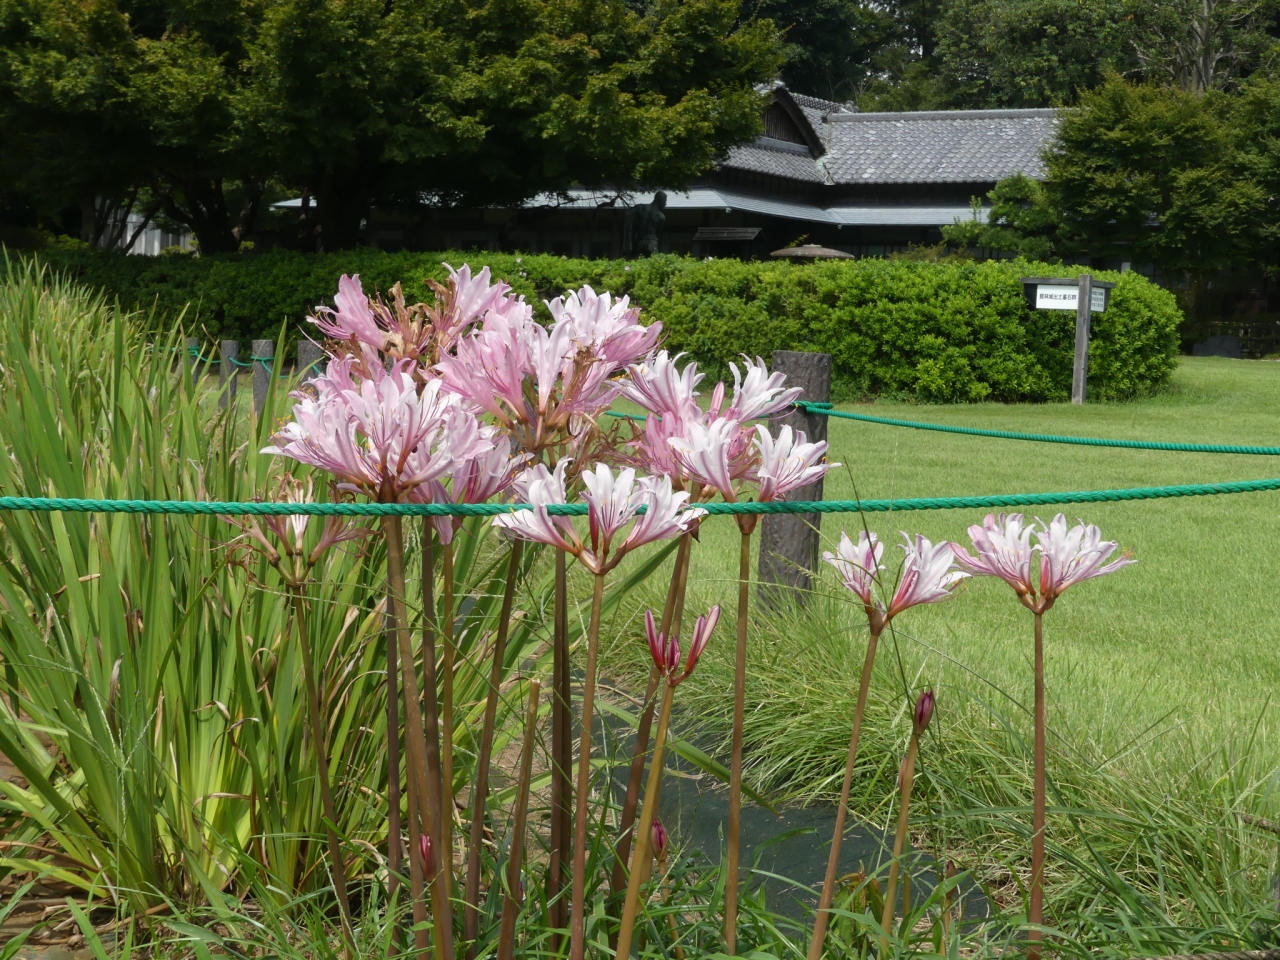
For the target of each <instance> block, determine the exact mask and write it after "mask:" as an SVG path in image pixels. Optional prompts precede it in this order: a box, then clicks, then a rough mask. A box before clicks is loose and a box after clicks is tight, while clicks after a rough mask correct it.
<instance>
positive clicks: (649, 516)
mask: <svg viewBox="0 0 1280 960" xmlns="http://www.w3.org/2000/svg"><path fill="white" fill-rule="evenodd" d="M582 481H583V483H584V484H585V485H586V490H585V491H584V492H583V495H582V498H583V499H584V500H586V501H587V510H588V514H587V519H588V526H589V529H590V538H591V539H590V547H589V549H586V550H583V551H582V553H581V554H580V555H579V556H578V559H579V560H580V561H582V563H583V564H584V565H585V566H586V567H587V569H588V570H590V571H591V572H592V573H604V572H606V571H608V570H611V569H613V568H614V567H616V566H617V565H618V563H619V562H621V560H622V558H623V557H624V556H625V555H626V554H627V553H629V552H631V551H632V550H635V549H636V548H638V547H642V546H644V545H645V544H647V543H654V542H655V541H658V540H669V539H670V538H672V537H676V536H680V535H681V534H683V533H685V532H686V531H688V530H689V529H690V527H692V526H693V525H694V524H695V523H696V522H697V521H698V520H699V519H700V518H701V517H703V516H705V515H706V511H705V510H696V509H694V510H686V509H684V504H685V501H686V500H688V499H689V494H687V493H684V492H676V491H674V490H672V488H671V479H670V478H669V477H661V478H658V477H642V478H641V479H640V480H638V481H637V480H636V478H635V471H634V470H632V469H631V468H629V467H628V468H625V469H623V470H620V471H618V476H617V478H616V480H615V478H614V476H613V471H612V470H610V469H609V468H608V467H607V466H606V465H605V464H603V463H598V464H596V468H595V471H594V472H593V471H587V472H586V473H584V474H583V475H582ZM642 507H643V508H644V512H643V513H641V508H642ZM632 521H634V523H632ZM628 523H632V526H631V530H630V531H629V532H628V533H627V536H626V538H625V539H624V540H623V541H622V543H621V544H620V545H619V546H617V547H616V548H614V546H613V541H614V539H615V537H616V536H617V534H618V533H619V532H620V531H621V530H622V529H623V528H624V527H625V526H626V525H627V524H628Z"/></svg>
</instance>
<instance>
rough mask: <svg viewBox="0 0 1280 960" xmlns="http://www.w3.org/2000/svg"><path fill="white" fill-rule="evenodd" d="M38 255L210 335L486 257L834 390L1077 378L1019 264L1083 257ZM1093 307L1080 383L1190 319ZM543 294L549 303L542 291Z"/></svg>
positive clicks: (1104, 376)
mask: <svg viewBox="0 0 1280 960" xmlns="http://www.w3.org/2000/svg"><path fill="white" fill-rule="evenodd" d="M40 256H41V258H42V259H44V260H45V261H46V262H48V263H49V264H50V265H51V266H52V267H54V268H56V269H60V270H64V271H66V272H68V273H70V274H72V275H73V276H75V277H76V278H78V279H79V280H81V281H82V282H84V283H86V284H89V285H91V286H94V287H98V288H101V289H102V290H104V291H105V292H106V293H107V294H108V295H110V296H115V297H118V298H119V299H120V301H121V302H122V303H123V304H125V305H126V306H130V307H138V308H142V309H151V308H155V310H156V311H157V315H158V316H161V317H168V318H176V317H179V316H184V311H185V320H184V323H186V324H187V325H188V327H190V326H191V325H192V324H193V323H195V324H196V325H198V326H199V327H200V328H201V330H202V331H203V332H204V333H205V334H206V335H207V336H208V337H209V338H210V339H218V338H221V337H225V338H229V339H241V340H248V339H252V338H254V337H259V338H265V337H274V336H275V335H276V334H277V332H278V331H279V328H280V325H281V323H282V322H284V321H287V322H288V323H289V325H290V326H291V327H295V326H296V324H298V323H299V322H300V321H302V319H303V317H305V316H306V315H307V314H308V313H310V312H311V311H312V308H313V307H314V306H315V305H316V304H321V303H331V302H332V297H333V294H334V291H335V290H336V289H337V278H338V276H339V274H341V273H358V274H360V275H361V278H362V280H363V282H364V287H365V290H366V291H374V290H380V291H385V290H386V289H388V288H389V287H390V286H391V285H392V284H393V283H395V282H396V281H397V280H399V281H402V282H403V284H404V288H405V293H406V295H407V296H409V297H410V298H424V297H426V296H427V281H428V280H429V279H442V278H443V277H444V275H445V271H444V268H443V267H442V266H441V262H442V261H447V262H449V263H452V264H454V265H455V266H459V265H461V264H462V263H463V262H469V263H470V264H471V265H472V267H473V268H479V267H480V266H481V265H482V264H488V265H489V266H490V268H491V269H492V270H493V273H494V275H495V276H497V277H501V278H502V279H504V280H506V281H507V282H508V283H510V284H511V285H512V286H513V287H514V288H515V289H516V291H517V292H519V293H523V294H525V295H526V297H528V299H529V300H530V301H533V302H539V301H541V300H543V299H548V298H550V297H553V296H556V295H559V294H561V293H563V292H564V291H565V290H567V289H570V288H575V287H578V286H581V285H582V284H584V283H589V284H591V285H592V286H594V287H595V288H596V289H598V290H611V291H613V292H614V293H615V294H619V295H621V294H629V295H630V296H631V297H632V299H633V300H634V301H635V302H636V303H638V304H639V305H640V306H641V307H643V308H644V316H645V317H647V318H649V319H658V320H661V321H662V322H663V324H664V326H665V328H666V332H667V345H668V346H669V347H670V348H671V349H673V350H683V351H686V352H687V353H688V354H689V355H690V356H692V357H693V358H695V359H697V360H698V361H699V362H700V363H702V364H704V365H706V366H707V367H708V368H709V372H713V373H716V372H719V371H720V370H722V369H723V366H724V364H725V363H726V362H728V361H729V360H731V359H733V358H734V357H736V356H737V355H738V354H741V353H746V354H749V355H752V356H755V355H760V356H763V357H766V358H768V356H769V355H770V354H771V353H772V351H773V350H775V349H799V350H819V351H823V352H827V353H830V354H831V355H832V357H833V360H834V374H835V383H834V389H833V394H834V397H835V399H837V400H846V399H854V398H859V397H866V396H873V395H886V394H887V395H895V396H901V397H915V398H918V399H920V400H924V401H934V402H969V401H980V400H1000V401H1048V400H1064V399H1066V398H1067V397H1068V395H1069V393H1070V388H1071V356H1072V344H1073V340H1074V327H1075V314H1074V313H1072V312H1069V311H1061V310H1033V309H1030V308H1029V307H1028V306H1027V303H1026V301H1025V299H1024V297H1023V292H1022V285H1021V284H1020V283H1019V282H1018V277H1019V276H1025V275H1040V276H1044V275H1046V274H1049V273H1056V274H1059V275H1074V274H1075V273H1078V272H1081V270H1082V268H1079V267H1062V266H1054V267H1048V266H1045V265H1043V264H1033V263H1027V262H1019V261H1004V262H985V263H976V262H921V261H907V260H857V261H831V262H825V263H815V264H809V265H798V264H790V263H772V262H770V263H758V262H742V261H737V260H712V261H697V260H691V259H688V258H682V257H674V256H659V257H654V258H652V259H649V260H641V261H634V262H623V261H608V260H570V259H566V258H563V257H556V256H547V255H526V256H517V255H515V254H493V253H484V252H472V253H460V252H451V253H446V254H425V253H413V254H411V253H381V252H378V251H373V250H352V251H345V252H341V253H332V254H302V253H293V252H286V251H274V252H270V253H264V254H256V255H255V254H243V255H226V256H215V257H205V258H198V259H197V258H192V257H185V256H170V257H156V258H149V257H125V256H121V255H118V254H103V253H96V252H91V251H87V250H83V249H75V248H64V249H59V248H56V247H55V248H48V249H46V250H44V251H42V252H41V254H40ZM1098 277H1099V278H1101V279H1107V280H1113V281H1115V283H1116V288H1115V290H1113V291H1112V298H1111V303H1110V306H1109V307H1108V309H1107V311H1106V312H1105V313H1103V314H1100V315H1096V316H1095V317H1094V324H1093V334H1092V349H1091V351H1090V361H1089V377H1090V379H1089V395H1090V398H1091V399H1095V400H1118V399H1125V398H1129V397H1133V396H1137V395H1140V394H1142V393H1145V392H1148V391H1150V390H1152V389H1154V388H1158V387H1160V386H1161V385H1163V384H1165V383H1166V382H1167V381H1168V379H1169V376H1170V374H1171V373H1172V371H1173V368H1174V366H1175V365H1176V363H1177V351H1178V336H1177V331H1178V324H1179V322H1180V321H1181V319H1182V317H1181V314H1180V312H1179V310H1178V308H1177V305H1176V303H1175V301H1174V298H1173V295H1172V294H1170V293H1169V292H1168V291H1165V290H1163V289H1161V288H1159V287H1157V286H1155V285H1154V284H1152V283H1151V282H1149V281H1148V280H1146V279H1145V278H1144V277H1141V276H1139V275H1138V274H1135V273H1125V274H1115V273H1106V272H1101V273H1099V274H1098ZM539 310H542V311H544V313H545V308H543V307H542V306H541V304H540V303H539Z"/></svg>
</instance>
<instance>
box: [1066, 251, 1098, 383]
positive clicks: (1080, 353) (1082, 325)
mask: <svg viewBox="0 0 1280 960" xmlns="http://www.w3.org/2000/svg"><path fill="white" fill-rule="evenodd" d="M1076 282H1077V284H1078V285H1079V290H1080V294H1079V298H1078V299H1077V300H1076V353H1075V360H1074V362H1073V363H1072V365H1071V402H1072V403H1084V397H1085V392H1086V388H1087V386H1088V380H1089V307H1090V304H1091V302H1092V301H1093V277H1092V276H1090V275H1089V274H1087V273H1082V274H1080V277H1079V279H1078V280H1077V281H1076ZM1068 289H1070V288H1068Z"/></svg>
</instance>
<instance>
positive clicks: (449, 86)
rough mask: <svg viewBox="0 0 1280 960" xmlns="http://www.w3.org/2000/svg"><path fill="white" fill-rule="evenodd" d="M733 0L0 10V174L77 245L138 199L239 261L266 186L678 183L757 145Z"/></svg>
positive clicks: (322, 224)
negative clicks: (73, 217)
mask: <svg viewBox="0 0 1280 960" xmlns="http://www.w3.org/2000/svg"><path fill="white" fill-rule="evenodd" d="M780 62H781V45H780V41H779V38H778V35H777V32H776V30H775V28H774V26H773V24H772V23H771V22H770V21H769V20H767V19H762V18H757V17H754V16H744V11H743V9H742V7H741V5H740V3H739V0H655V2H653V3H650V4H647V5H645V6H643V7H639V8H637V7H635V6H633V5H629V4H627V3H625V2H622V0H554V2H552V0H486V2H471V0H0V176H3V178H4V179H5V180H6V182H7V183H9V184H12V185H13V186H14V187H15V188H16V189H18V190H20V191H22V192H23V193H24V194H25V195H27V196H29V197H31V198H33V200H34V201H35V202H36V203H38V204H39V205H40V206H41V207H42V208H43V209H45V210H47V211H55V210H59V209H62V208H65V207H68V206H77V207H79V208H80V209H81V211H82V218H81V222H82V232H83V234H84V235H85V238H86V239H90V240H94V239H98V238H100V237H102V236H104V235H105V234H106V233H107V232H109V231H110V230H111V229H112V228H113V227H118V221H119V219H120V211H121V210H122V209H126V208H128V207H130V205H132V204H133V203H135V202H140V203H143V204H144V205H147V206H148V208H149V209H148V212H149V213H163V214H164V215H166V216H168V217H170V218H172V219H174V220H177V221H180V222H182V223H185V224H187V225H189V226H190V227H191V229H192V230H193V231H194V232H195V234H196V236H197V238H198V240H199V243H200V247H201V249H202V250H206V251H209V252H218V251H222V250H234V249H235V248H236V247H237V245H238V243H239V240H240V236H241V234H242V232H243V230H244V229H245V228H246V226H247V225H248V223H249V222H250V221H251V220H252V218H253V215H254V212H255V211H256V209H257V206H258V205H259V204H260V203H261V201H262V197H263V195H264V189H265V188H266V186H267V184H268V183H276V184H282V185H285V186H286V187H288V188H290V189H293V190H298V191H301V192H303V194H304V196H305V197H307V198H308V200H309V201H313V202H314V211H315V229H316V232H317V239H318V242H319V245H321V246H325V247H329V248H339V247H343V246H347V245H350V244H351V243H353V242H355V239H356V237H357V235H358V230H359V225H360V221H361V220H362V218H363V217H364V216H366V214H367V211H368V209H369V206H370V204H371V203H372V202H374V201H377V202H380V203H389V204H393V203H395V202H396V200H397V198H400V199H402V200H409V201H411V202H415V203H416V202H419V201H420V198H421V196H422V195H423V194H430V195H434V196H435V197H437V198H440V199H443V200H445V201H458V202H467V203H497V202H512V201H518V200H523V199H527V198H529V197H531V196H534V195H536V194H538V193H540V192H543V191H562V190H564V189H566V188H568V187H569V186H571V185H575V184H583V185H588V186H598V185H604V184H612V185H618V186H634V187H640V188H644V187H653V186H659V185H662V186H679V185H682V184H684V183H687V182H688V181H689V180H690V179H691V178H693V177H695V176H696V175H697V174H699V173H700V172H702V171H703V170H705V169H706V168H707V167H708V166H709V165H711V164H712V163H713V162H714V160H715V159H716V157H717V156H719V155H720V154H722V153H723V152H724V151H725V150H726V149H727V148H728V147H729V146H731V145H733V144H734V143H738V142H741V141H743V140H746V139H749V138H750V137H751V136H753V135H755V133H756V132H757V129H758V125H759V123H760V111H761V106H762V99H761V95H760V94H759V93H758V92H757V90H756V89H755V88H756V85H758V84H759V83H761V82H762V81H766V80H768V79H770V78H772V77H773V76H775V75H776V73H777V70H778V67H779V65H780Z"/></svg>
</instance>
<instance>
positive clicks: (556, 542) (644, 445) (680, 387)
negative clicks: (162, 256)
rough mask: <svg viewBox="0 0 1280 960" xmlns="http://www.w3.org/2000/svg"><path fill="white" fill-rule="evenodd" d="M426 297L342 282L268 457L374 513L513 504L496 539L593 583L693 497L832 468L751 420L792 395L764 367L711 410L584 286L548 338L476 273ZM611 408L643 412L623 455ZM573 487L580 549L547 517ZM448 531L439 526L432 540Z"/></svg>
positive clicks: (689, 517)
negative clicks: (621, 404)
mask: <svg viewBox="0 0 1280 960" xmlns="http://www.w3.org/2000/svg"><path fill="white" fill-rule="evenodd" d="M435 294H436V296H435V302H434V303H432V304H415V305H412V306H408V305H406V304H405V300H404V295H403V293H402V291H401V290H400V287H399V285H398V284H397V285H396V286H395V287H393V288H392V290H391V292H390V296H391V298H390V302H384V301H383V300H381V299H377V298H370V297H368V296H367V295H366V294H365V292H364V290H363V289H362V287H361V284H360V279H359V277H347V276H344V277H343V278H342V279H341V281H340V282H339V284H338V293H337V296H336V297H335V298H334V307H333V308H332V309H330V308H320V309H317V311H316V314H315V316H313V317H312V318H311V320H312V322H313V323H314V324H315V325H316V326H317V328H318V329H319V330H320V332H321V333H323V334H324V335H325V336H326V337H327V338H328V344H329V351H330V355H331V358H330V360H329V362H328V366H327V368H326V370H325V371H324V373H323V375H322V376H320V377H318V378H316V379H315V380H313V381H312V383H311V388H310V390H309V391H305V392H300V393H299V394H297V395H296V398H297V402H296V404H295V406H294V410H293V418H292V419H291V420H290V421H289V422H287V423H286V424H285V425H284V426H283V427H281V429H280V430H279V432H278V433H277V434H276V436H275V437H273V439H272V443H271V445H270V446H268V447H266V448H265V450H264V452H266V453H273V454H278V455H281V456H286V457H291V458H293V459H295V460H298V461H301V462H303V463H307V464H311V465H312V466H315V467H319V468H320V469H322V470H325V471H327V472H328V473H330V474H331V475H332V476H333V477H334V478H335V480H336V481H337V486H338V489H339V490H341V491H343V492H346V493H351V494H360V495H364V496H367V497H370V498H372V499H374V500H378V501H381V502H434V503H480V502H483V501H486V500H490V499H492V498H494V497H499V496H504V495H506V496H511V495H515V496H517V497H518V498H519V499H520V500H521V501H522V502H524V503H526V504H528V505H530V506H531V507H532V509H531V510H528V511H521V512H517V513H513V514H509V515H504V516H500V517H498V518H497V519H496V520H495V524H496V525H497V526H498V527H500V528H502V529H504V530H506V531H507V532H508V533H509V534H511V535H513V536H517V537H521V538H523V539H527V540H533V541H537V542H541V543H546V544H550V545H553V546H555V547H558V548H560V549H562V550H565V551H567V552H569V553H571V554H572V555H573V556H575V557H576V558H578V559H579V560H580V561H581V562H582V563H583V564H584V565H585V566H586V567H587V568H588V569H590V570H591V571H592V572H594V573H603V572H605V571H607V570H610V569H612V568H613V567H614V566H616V565H617V563H618V562H619V561H620V560H621V559H622V557H623V556H624V555H625V554H626V553H627V552H629V551H630V550H633V549H635V548H636V547H639V546H641V545H643V544H645V543H650V542H653V541H655V540H661V539H666V538H669V537H673V536H676V535H679V534H681V533H684V532H686V531H688V530H689V529H690V528H691V527H692V525H693V524H695V523H696V522H697V521H698V519H699V517H700V516H701V515H702V511H699V510H697V509H695V508H693V507H692V506H691V504H692V503H693V502H694V501H705V500H709V499H710V498H711V497H712V496H714V495H716V494H719V495H720V496H722V497H723V498H724V499H726V500H729V501H736V500H740V499H744V498H747V497H754V498H757V499H760V500H775V499H780V498H782V497H784V496H786V494H787V493H789V492H790V491H792V490H794V489H796V488H798V487H802V486H804V485H806V484H809V483H812V482H814V481H815V480H817V479H818V478H820V477H821V476H822V475H823V474H824V473H825V471H826V470H827V469H829V467H830V466H831V465H829V464H826V463H824V462H823V458H824V457H825V455H826V451H827V445H826V444H825V443H809V442H807V440H806V438H805V436H804V434H803V433H793V432H792V430H791V429H790V428H789V427H782V428H781V430H779V431H778V433H777V435H776V436H775V435H773V434H772V433H770V431H769V429H768V428H767V427H766V426H764V425H762V424H759V423H755V422H754V421H759V420H761V419H764V418H768V417H771V416H775V415H777V414H779V413H781V412H783V411H785V410H786V409H788V408H789V407H790V406H791V404H792V402H793V401H794V400H795V399H796V397H797V396H798V395H799V393H800V391H799V390H798V389H788V388H786V387H785V386H784V385H783V381H784V379H785V378H784V377H783V376H782V375H781V374H776V373H775V374H771V373H770V372H769V371H768V369H767V368H766V367H765V364H764V361H762V360H759V359H757V360H755V361H752V360H750V359H745V358H744V359H745V365H744V367H743V368H742V369H739V367H738V365H736V364H731V370H732V373H733V386H732V392H731V395H729V396H726V395H727V394H729V393H730V391H729V389H728V388H726V386H725V384H723V383H721V384H718V385H717V386H716V388H715V390H714V391H713V392H712V394H711V397H710V403H709V405H708V409H707V410H705V411H704V410H703V409H701V407H700V405H699V403H698V396H699V394H698V392H697V389H696V388H697V386H698V384H699V382H700V381H701V380H702V379H703V376H702V374H701V373H699V372H698V370H697V365H696V364H694V363H692V362H690V363H686V364H685V365H684V366H683V368H678V366H677V361H678V360H679V359H680V358H679V357H678V356H677V357H672V356H670V355H669V354H668V353H667V352H666V351H657V345H658V340H659V337H660V336H661V333H662V325H661V324H660V323H652V324H649V325H648V326H646V325H644V324H641V323H640V317H639V314H640V312H639V310H638V309H637V308H636V307H633V306H631V304H630V302H629V301H628V299H627V298H626V297H623V298H621V299H616V300H615V299H614V298H613V297H611V296H610V295H609V294H608V293H596V292H595V291H594V290H592V289H591V288H590V287H583V288H582V289H581V290H578V291H575V292H572V293H569V294H568V295H567V296H565V297H557V298H556V299H554V300H551V301H549V302H547V304H546V306H547V309H548V310H549V312H550V314H551V317H552V322H551V323H550V324H548V325H545V326H544V325H543V324H541V323H539V322H537V321H536V320H535V319H534V315H533V308H532V306H531V305H530V304H528V303H526V302H525V300H524V299H523V297H518V296H515V295H514V294H513V293H512V291H511V288H510V287H508V286H507V285H506V284H505V283H502V282H493V281H492V280H491V278H490V275H489V270H488V268H487V267H486V268H485V269H483V270H481V271H479V272H478V273H475V274H473V273H472V272H471V270H470V269H469V268H468V267H467V266H465V265H464V266H463V267H462V268H461V269H460V270H453V269H452V268H450V269H449V281H448V283H447V284H445V285H435ZM619 397H625V398H627V399H630V400H632V401H634V402H635V403H637V404H639V405H640V406H641V407H642V408H643V409H644V410H645V411H646V412H647V413H648V414H649V417H648V419H647V420H646V421H645V424H644V427H643V429H642V430H641V431H639V435H638V436H637V437H636V438H635V439H634V440H632V441H630V442H629V443H628V442H625V441H618V440H617V439H616V438H614V437H610V436H609V435H608V434H607V432H606V431H605V430H604V429H603V428H602V427H601V426H600V424H599V421H600V419H601V418H602V417H603V415H604V413H605V411H606V410H608V408H609V406H610V405H611V404H612V403H614V402H615V401H616V400H617V399H618V398H619ZM610 463H615V464H620V465H623V467H622V469H621V470H619V471H618V472H616V473H615V471H614V468H613V467H611V466H610V465H609V464H610ZM637 469H639V470H640V471H641V472H642V474H643V475H641V476H637ZM576 486H580V487H581V488H582V491H581V495H582V498H583V499H584V500H585V501H586V502H587V505H588V509H589V524H588V527H589V530H588V533H587V535H586V536H585V537H584V536H580V535H579V534H578V532H577V531H576V529H575V527H574V524H573V522H572V521H571V520H570V519H569V518H568V517H564V516H555V515H552V514H550V513H548V510H547V508H548V507H549V506H551V505H554V504H563V503H567V502H569V500H570V495H571V488H573V487H576ZM458 522H459V521H458V520H457V519H456V518H449V517H442V518H440V519H439V520H438V521H437V524H436V526H437V529H438V530H439V534H440V537H441V539H442V540H443V541H445V542H448V541H449V540H450V539H451V538H452V536H453V533H454V530H455V529H456V527H457V525H458ZM624 529H625V530H626V533H625V535H624V533H623V531H624Z"/></svg>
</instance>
